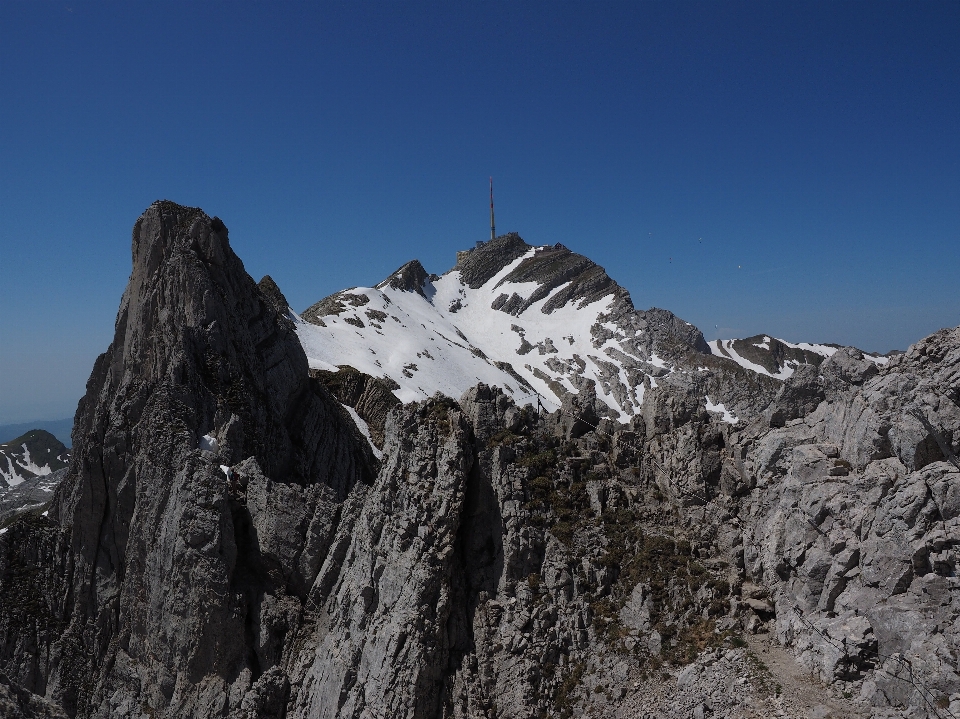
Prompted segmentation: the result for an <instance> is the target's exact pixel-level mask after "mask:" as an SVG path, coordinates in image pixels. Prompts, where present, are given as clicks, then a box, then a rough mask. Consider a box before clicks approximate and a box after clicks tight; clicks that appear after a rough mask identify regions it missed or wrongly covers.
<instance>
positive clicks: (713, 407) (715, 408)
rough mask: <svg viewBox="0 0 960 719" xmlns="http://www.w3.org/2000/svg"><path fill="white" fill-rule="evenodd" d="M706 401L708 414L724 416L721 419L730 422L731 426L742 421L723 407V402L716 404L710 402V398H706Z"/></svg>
mask: <svg viewBox="0 0 960 719" xmlns="http://www.w3.org/2000/svg"><path fill="white" fill-rule="evenodd" d="M704 399H705V400H706V406H707V412H715V413H718V414H722V415H723V416H722V417H721V418H720V419H722V420H723V421H724V422H729V423H730V424H736V423H737V422H739V421H740V420H739V419H737V416H736V415H735V414H734V413H733V412H731V411H730V410H728V409H727V408H726V407H724V406H723V402H720V403H719V404H714V403H713V402H711V401H710V398H709V397H704Z"/></svg>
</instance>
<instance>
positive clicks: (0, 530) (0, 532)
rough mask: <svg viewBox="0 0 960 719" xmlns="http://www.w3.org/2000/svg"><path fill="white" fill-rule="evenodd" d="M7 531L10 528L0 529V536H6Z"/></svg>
mask: <svg viewBox="0 0 960 719" xmlns="http://www.w3.org/2000/svg"><path fill="white" fill-rule="evenodd" d="M8 529H10V527H4V528H3V529H0V534H6V533H7V530H8Z"/></svg>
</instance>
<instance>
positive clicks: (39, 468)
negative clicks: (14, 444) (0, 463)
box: [17, 444, 53, 477]
mask: <svg viewBox="0 0 960 719" xmlns="http://www.w3.org/2000/svg"><path fill="white" fill-rule="evenodd" d="M20 446H21V447H23V459H21V460H19V461H18V462H17V464H19V465H20V466H21V467H23V468H24V469H25V470H27V471H28V472H33V473H34V474H35V475H37V476H41V477H42V476H43V475H46V474H50V473H51V472H52V471H53V470H52V469H50V465H48V464H44V465H38V464H34V462H33V460H32V459H31V458H30V450H29V449H27V445H26V444H22V445H20Z"/></svg>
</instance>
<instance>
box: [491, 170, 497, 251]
mask: <svg viewBox="0 0 960 719" xmlns="http://www.w3.org/2000/svg"><path fill="white" fill-rule="evenodd" d="M496 236H497V226H496V225H495V224H493V178H492V177H491V178H490V239H491V240H492V239H494V238H495V237H496Z"/></svg>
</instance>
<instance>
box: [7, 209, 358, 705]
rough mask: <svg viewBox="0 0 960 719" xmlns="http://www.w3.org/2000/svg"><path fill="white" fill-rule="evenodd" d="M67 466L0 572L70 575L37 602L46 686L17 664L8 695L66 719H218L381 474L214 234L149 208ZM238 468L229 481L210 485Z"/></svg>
mask: <svg viewBox="0 0 960 719" xmlns="http://www.w3.org/2000/svg"><path fill="white" fill-rule="evenodd" d="M205 437H206V438H205ZM74 446H75V450H74V456H73V461H72V464H71V468H70V472H69V474H68V476H67V478H66V480H65V481H64V482H63V484H62V485H61V487H60V490H59V492H58V494H57V496H56V498H55V500H54V503H53V506H52V507H51V510H50V518H49V519H47V518H37V519H36V520H34V522H33V525H32V526H17V527H13V528H12V529H11V532H10V533H8V537H9V536H10V534H17V535H22V536H20V537H19V538H20V540H21V544H20V545H19V546H18V545H17V544H15V542H10V543H8V544H7V545H5V550H6V552H16V551H17V550H18V549H21V550H23V551H27V550H29V551H28V553H29V555H30V556H29V557H27V559H29V560H31V561H33V562H36V563H37V564H40V565H43V564H44V559H45V556H44V555H47V556H46V564H48V565H49V566H51V567H62V568H63V570H64V571H62V572H49V576H48V577H46V579H48V580H49V584H50V586H46V587H44V586H43V583H42V582H41V583H39V584H38V587H37V589H38V591H41V592H44V591H46V592H50V593H51V595H53V596H54V597H55V598H54V599H53V600H52V602H51V605H52V611H51V612H50V613H51V614H52V617H48V619H52V620H53V622H52V623H53V625H54V626H53V627H52V628H51V629H50V630H48V632H47V633H46V634H45V635H43V636H40V637H38V638H37V642H38V643H39V644H41V645H46V647H48V649H49V651H50V652H51V654H52V656H53V661H52V668H51V669H49V670H44V669H42V668H40V667H39V666H38V665H37V663H36V662H35V661H34V662H32V661H30V660H29V659H26V658H25V659H22V660H21V661H20V662H19V666H18V667H17V671H16V672H15V673H14V676H13V678H14V679H15V680H17V681H19V682H21V683H22V684H23V685H25V686H26V687H27V688H28V689H31V690H33V691H35V692H39V693H41V694H43V693H45V694H48V695H50V696H53V697H54V698H56V699H57V700H58V701H60V702H61V703H62V704H63V706H64V707H65V708H66V709H67V710H68V711H70V712H71V713H74V712H78V713H80V714H92V715H104V716H106V715H114V714H118V715H123V714H125V713H127V712H129V711H132V707H134V705H136V707H138V708H139V707H140V706H141V704H147V705H150V706H153V707H158V706H171V707H178V708H179V711H182V712H183V715H184V716H187V715H196V716H201V715H215V714H216V712H215V711H214V706H215V705H217V706H219V705H222V704H223V701H224V700H223V699H222V698H220V697H221V695H223V694H224V693H225V692H229V691H232V692H234V693H238V699H242V697H243V696H244V695H245V694H247V693H249V691H250V687H251V684H252V683H253V682H255V681H257V680H258V679H259V678H260V677H261V676H262V675H264V673H265V672H266V671H267V670H268V669H269V668H270V666H269V664H270V661H271V660H272V661H275V660H276V657H274V656H272V655H271V653H270V652H269V651H266V650H264V651H261V652H257V651H253V650H252V649H253V648H254V647H256V646H259V645H269V644H270V643H271V642H275V641H276V638H275V637H274V635H279V636H281V637H282V635H283V633H284V631H285V630H286V627H285V625H284V622H283V619H282V615H283V609H282V607H286V606H287V605H295V604H297V603H298V602H300V601H301V600H302V598H303V597H304V596H305V594H306V591H307V588H308V587H309V584H310V583H311V582H312V580H313V576H314V574H315V573H316V571H317V569H318V568H319V565H320V562H321V561H322V560H323V556H324V552H325V549H326V545H327V544H328V542H329V534H330V532H331V531H332V529H333V527H331V526H330V521H331V515H332V514H334V512H333V511H331V509H330V507H331V506H334V505H337V504H339V503H340V502H342V501H343V500H344V499H345V498H346V497H347V496H348V495H349V493H350V491H351V489H352V488H353V487H354V485H356V484H357V483H358V482H364V481H366V482H369V481H371V480H372V478H373V476H374V474H375V472H376V461H375V459H374V458H373V457H372V455H371V454H370V450H369V448H368V446H367V444H366V442H365V440H363V439H362V437H361V436H360V435H359V434H358V432H357V430H356V428H355V426H354V425H353V423H352V421H351V420H350V419H349V418H348V417H347V416H346V415H345V414H344V411H343V409H342V407H341V406H340V405H339V404H338V403H337V402H336V401H334V400H333V399H332V398H331V397H330V395H329V393H328V392H327V391H326V390H325V388H323V387H322V386H321V385H320V384H319V383H316V382H314V381H312V380H310V379H309V377H308V373H307V361H306V357H305V356H304V354H303V350H302V349H301V347H300V343H299V341H298V340H297V337H296V334H295V333H294V331H293V330H292V327H291V325H290V322H289V321H288V320H287V318H286V317H285V316H284V315H281V314H280V313H278V311H277V309H276V307H275V306H274V304H273V303H272V302H271V301H270V300H269V299H268V298H267V297H266V296H264V294H263V292H261V291H260V290H258V288H257V286H256V283H255V282H254V281H253V280H252V279H251V278H250V277H249V276H248V275H247V274H246V272H245V271H244V269H243V265H242V263H241V262H240V260H239V259H238V258H237V256H236V255H235V254H234V253H233V251H232V250H231V249H230V246H229V243H228V241H227V230H226V228H225V227H224V225H223V223H222V222H221V221H220V220H219V219H217V218H213V219H211V218H210V217H208V216H207V215H205V214H204V213H203V212H202V211H200V210H198V209H195V208H187V207H181V206H178V205H175V204H173V203H171V202H157V203H155V204H153V205H152V206H151V207H150V208H149V209H148V210H147V211H146V212H145V213H144V214H143V216H142V217H141V218H140V219H139V220H138V221H137V223H136V226H135V227H134V231H133V271H132V273H131V276H130V281H129V284H128V286H127V289H126V292H125V293H124V296H123V300H122V303H121V307H120V312H119V314H118V317H117V323H116V334H115V337H114V340H113V343H112V344H111V346H110V348H109V349H108V350H107V352H106V353H104V354H103V355H101V356H100V357H99V358H98V359H97V361H96V364H95V366H94V370H93V373H92V374H91V377H90V379H89V381H88V383H87V394H86V395H85V396H84V398H83V400H81V402H80V405H79V408H78V410H77V416H76V422H75V429H74ZM241 462H242V463H243V465H242V468H243V469H242V472H241V471H240V470H238V471H236V472H233V475H234V476H233V478H232V479H230V480H228V477H227V475H226V474H225V472H224V471H223V470H222V469H221V468H220V465H224V466H230V465H239V463H241ZM268 508H271V509H268ZM274 508H275V509H274ZM8 537H4V539H7V538H8ZM14 559H15V558H14ZM14 559H11V557H10V556H5V557H4V561H5V562H7V563H8V564H9V562H11V561H14ZM21 559H24V557H21ZM57 594H59V597H58V598H57V596H56V595H57ZM277 606H280V607H281V609H276V607H277ZM268 614H269V617H268V616H267V615H268ZM275 615H281V618H277V616H275ZM26 619H27V618H26V617H22V616H20V617H15V616H11V615H10V614H9V613H6V614H5V615H4V616H3V617H0V621H2V622H3V623H4V624H5V629H6V630H7V634H6V636H7V637H8V640H7V643H6V644H4V645H3V655H4V656H11V655H14V656H16V655H17V654H18V653H20V654H22V653H23V652H24V651H27V650H28V649H29V648H28V647H26V646H24V645H23V643H22V642H20V643H19V644H18V643H17V642H14V644H13V645H11V644H10V642H9V637H10V635H11V633H14V634H15V633H16V632H18V631H20V630H21V629H22V627H19V628H18V627H17V626H16V624H17V622H18V621H26ZM281 683H282V682H281ZM281 688H282V687H281ZM284 691H285V690H284ZM281 693H282V692H281ZM218 702H219V705H218Z"/></svg>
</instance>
